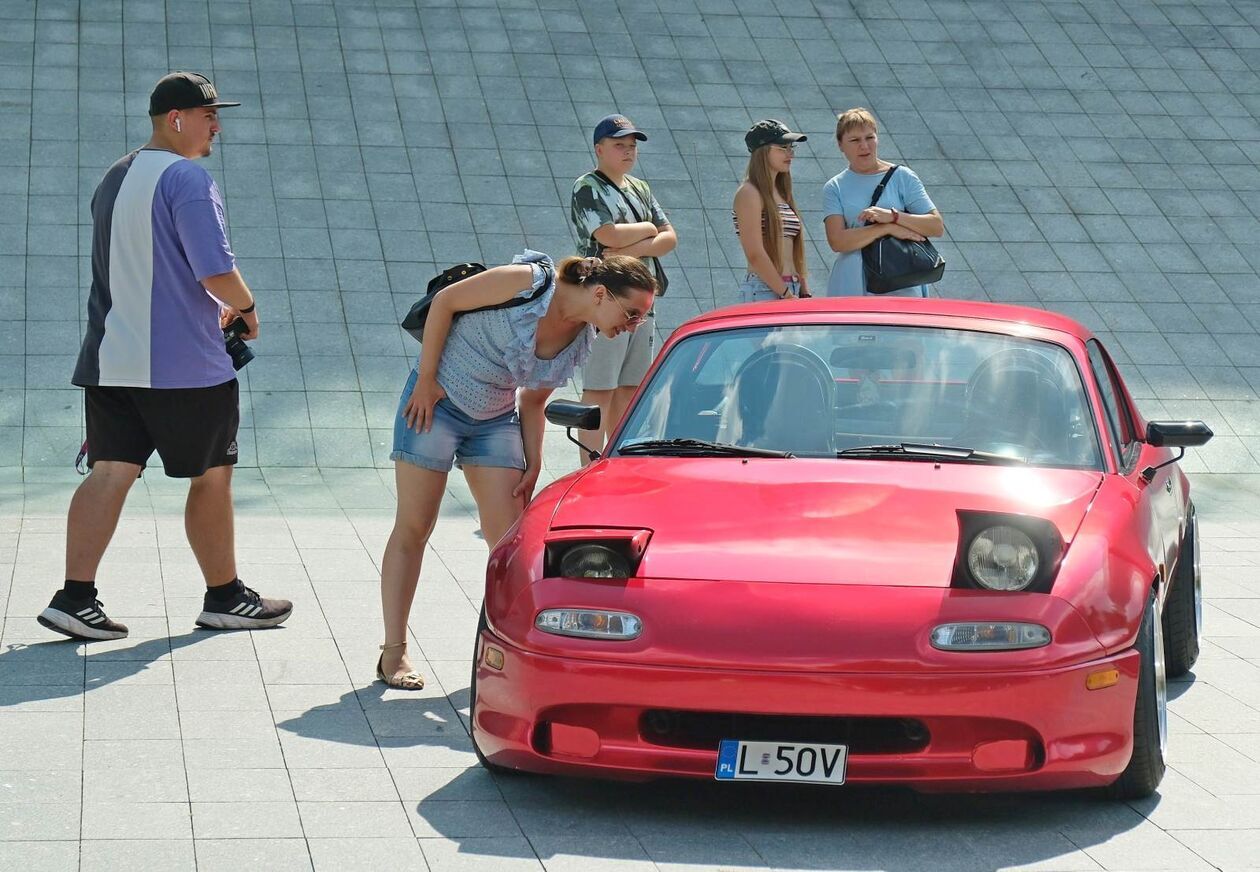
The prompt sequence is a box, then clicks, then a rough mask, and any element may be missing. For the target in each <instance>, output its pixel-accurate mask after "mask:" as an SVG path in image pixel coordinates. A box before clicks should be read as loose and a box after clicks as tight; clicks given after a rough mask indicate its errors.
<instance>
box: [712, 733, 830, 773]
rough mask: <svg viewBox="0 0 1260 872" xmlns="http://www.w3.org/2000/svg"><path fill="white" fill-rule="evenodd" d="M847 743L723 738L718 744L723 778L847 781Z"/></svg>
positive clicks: (719, 769) (718, 765)
mask: <svg viewBox="0 0 1260 872" xmlns="http://www.w3.org/2000/svg"><path fill="white" fill-rule="evenodd" d="M848 759H849V748H848V746H847V745H818V744H813V743H809V742H795V743H788V742H741V741H739V740H737V739H723V740H722V744H721V745H719V746H718V760H717V771H716V772H715V773H714V777H715V778H717V779H718V780H719V781H728V780H729V781H814V782H821V783H824V784H844V767H845V764H846V763H847V762H848Z"/></svg>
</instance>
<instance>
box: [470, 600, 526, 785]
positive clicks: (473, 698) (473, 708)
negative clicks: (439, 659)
mask: <svg viewBox="0 0 1260 872" xmlns="http://www.w3.org/2000/svg"><path fill="white" fill-rule="evenodd" d="M486 626H487V624H486V607H485V606H484V605H482V607H481V617H480V618H479V619H478V621H477V640H476V641H475V642H474V643H473V661H472V679H471V681H470V682H469V684H468V737H469V738H470V739H472V746H473V753H474V754H476V755H477V762H478V763H480V764H481V765H482V768H484V769H486V770H487V771H489V772H493V773H495V774H497V775H519V774H520V773H519V772H518V771H517V770H516V769H508V768H507V767H506V766H499V765H498V764H496V763H491V762H490V761H489V760H488V759H486V755H485V754H482V753H481V749H480V748H478V747H477V719H476V714H477V664H478V663H479V662H480V661H481V634H482V632H484V631H485V629H486Z"/></svg>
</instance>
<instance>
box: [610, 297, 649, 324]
mask: <svg viewBox="0 0 1260 872" xmlns="http://www.w3.org/2000/svg"><path fill="white" fill-rule="evenodd" d="M608 296H610V297H612V299H613V302H614V303H616V304H617V308H618V309H620V310H621V314H623V315H625V316H626V326H627V327H638V326H639V325H640V324H642V323H643V322H644V321H646V320H647V315H634V314H631V313H630V312H628V311H627V310H626V307H625V306H623V305H621V300H619V299H617V295H616V294H614V293H612V292H611V291H609V292H608Z"/></svg>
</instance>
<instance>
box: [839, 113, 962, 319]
mask: <svg viewBox="0 0 1260 872" xmlns="http://www.w3.org/2000/svg"><path fill="white" fill-rule="evenodd" d="M836 142H837V143H838V144H839V146H840V151H842V152H843V153H844V156H845V157H846V158H847V159H848V161H849V168H848V169H846V170H845V171H844V172H842V173H840V175H838V176H836V177H835V178H833V179H832V180H831V181H829V182H827V184H825V185H823V226H824V227H825V228H826V230H827V243H828V244H829V245H830V246H831V250H832V251H834V252H837V254H838V256H837V257H836V263H835V266H833V267H832V269H831V278H830V279H828V281H827V296H829V297H860V296H862V295H863V294H866V293H869V292H868V291H867V290H866V274H865V273H864V272H863V270H862V249H863V248H865V247H866V246H868V245H870V244H871V243H872V242H874V241H875V240H876V239H879V238H880V237H881V236H896V237H899V238H901V239H910V240H916V241H921V240H923V239H924V238H926V237H928V236H941V235H942V234H944V232H945V222H944V221H942V220H941V213H940V212H938V211H937V209H936V204H934V203H933V202H932V199H931V198H930V197H929V196H928V194H927V190H926V189H925V188H924V187H923V182H921V181H919V177H918V176H917V175H915V174H914V171H913V170H911V169H910V168H909V167H904V166H899V167H897V171H896V172H895V173H893V174H892V177H891V178H889V180H888V185H887V186H886V187H885V188H884V191H883V193H882V194H881V195H880V198H879V203H878V204H877V205H875V206H872V205H871V197H872V196H874V194H875V189H876V187H878V186H879V183H880V181H881V180H882V179H883V178H884V174H885V173H887V172H888V170H889V169H891V168H892V166H893V164H891V163H889V162H888V161H883V160H880V159H879V125H878V123H877V122H876V121H875V116H874V115H872V114H871V112H870V110H869V109H862V108H857V109H850V110H848V111H847V112H843V113H841V115H840V116H839V118H838V119H837V121H836ZM884 296H895V297H926V296H928V286H927V285H919V286H917V287H912V288H903V289H902V290H900V291H893V292H891V294H886V295H884Z"/></svg>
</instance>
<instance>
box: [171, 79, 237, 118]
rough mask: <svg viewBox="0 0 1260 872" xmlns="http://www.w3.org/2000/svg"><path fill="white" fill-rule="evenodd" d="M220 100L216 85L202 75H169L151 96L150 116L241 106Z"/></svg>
mask: <svg viewBox="0 0 1260 872" xmlns="http://www.w3.org/2000/svg"><path fill="white" fill-rule="evenodd" d="M239 105H241V104H240V103H230V102H227V101H225V100H220V99H219V92H218V91H216V90H215V89H214V83H213V82H211V81H210V80H209V79H207V78H206V77H205V76H203V75H202V74H201V73H186V72H184V71H182V70H181V71H179V72H174V73H168V74H167V75H165V76H163V77H162V78H160V79H158V83H157V84H156V85H154V86H153V92H152V93H150V94H149V115H165V114H166V113H167V112H170V111H171V110H172V109H199V108H203V107H205V108H212V109H217V108H219V107H221V106H239Z"/></svg>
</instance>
